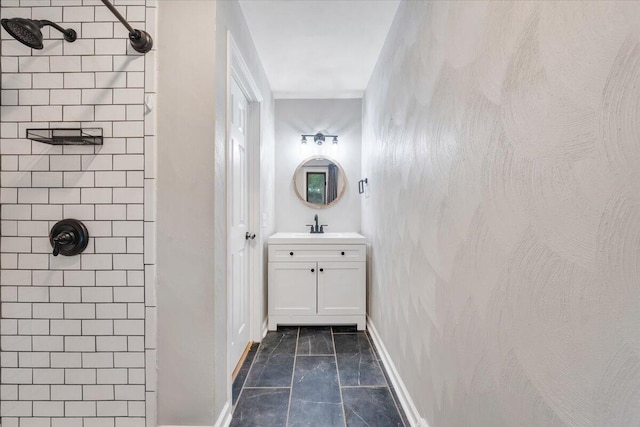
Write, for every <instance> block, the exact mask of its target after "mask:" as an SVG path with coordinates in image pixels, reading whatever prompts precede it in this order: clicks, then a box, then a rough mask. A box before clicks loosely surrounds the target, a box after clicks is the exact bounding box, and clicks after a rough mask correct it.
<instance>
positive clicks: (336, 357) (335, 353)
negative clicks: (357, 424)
mask: <svg viewBox="0 0 640 427" xmlns="http://www.w3.org/2000/svg"><path fill="white" fill-rule="evenodd" d="M331 342H332V343H333V357H334V359H335V361H336V374H337V375H338V390H340V407H341V408H342V421H343V423H344V426H345V427H347V414H346V413H345V410H344V398H343V397H342V383H341V382H340V368H338V349H337V348H336V339H335V337H334V335H333V328H331Z"/></svg>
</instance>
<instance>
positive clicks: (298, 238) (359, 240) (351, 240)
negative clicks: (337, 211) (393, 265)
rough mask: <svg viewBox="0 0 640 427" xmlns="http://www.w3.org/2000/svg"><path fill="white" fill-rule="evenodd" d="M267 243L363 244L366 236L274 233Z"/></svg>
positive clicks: (346, 233)
mask: <svg viewBox="0 0 640 427" xmlns="http://www.w3.org/2000/svg"><path fill="white" fill-rule="evenodd" d="M269 243H275V244H278V243H282V244H296V243H307V244H309V243H312V244H335V243H342V244H363V243H366V238H365V237H364V236H363V235H361V234H358V233H354V232H344V233H326V232H325V233H317V234H312V233H276V234H274V235H273V236H271V237H269Z"/></svg>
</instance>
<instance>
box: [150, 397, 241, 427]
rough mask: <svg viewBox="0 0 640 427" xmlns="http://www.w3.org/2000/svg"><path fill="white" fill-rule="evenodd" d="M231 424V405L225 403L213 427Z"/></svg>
mask: <svg viewBox="0 0 640 427" xmlns="http://www.w3.org/2000/svg"><path fill="white" fill-rule="evenodd" d="M229 424H231V403H229V402H227V403H225V404H224V408H222V412H220V416H219V417H218V419H217V420H216V423H215V424H214V425H213V427H229ZM158 427H210V426H173V425H162V426H158Z"/></svg>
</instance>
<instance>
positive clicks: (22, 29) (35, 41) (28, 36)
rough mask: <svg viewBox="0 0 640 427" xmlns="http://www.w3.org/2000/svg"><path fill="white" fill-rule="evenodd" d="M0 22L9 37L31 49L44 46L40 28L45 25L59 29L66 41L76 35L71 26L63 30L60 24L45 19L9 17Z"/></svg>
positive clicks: (73, 39)
mask: <svg viewBox="0 0 640 427" xmlns="http://www.w3.org/2000/svg"><path fill="white" fill-rule="evenodd" d="M0 22H1V23H2V26H3V27H4V29H5V30H7V33H9V34H10V35H11V37H13V38H14V39H16V40H18V41H19V42H20V43H22V44H24V45H26V46H29V47H30V48H32V49H42V48H43V47H44V46H43V44H42V39H43V37H42V31H40V29H41V28H42V27H44V26H45V25H48V26H51V27H53V28H55V29H56V30H58V31H60V32H61V33H62V34H63V35H64V39H65V40H66V41H68V42H73V41H75V40H76V37H77V35H76V32H75V31H74V30H72V29H71V28H67V29H66V30H65V29H64V28H62V27H61V26H59V25H57V24H55V23H53V22H51V21H47V20H42V21H38V20H35V19H26V18H10V19H2V20H0Z"/></svg>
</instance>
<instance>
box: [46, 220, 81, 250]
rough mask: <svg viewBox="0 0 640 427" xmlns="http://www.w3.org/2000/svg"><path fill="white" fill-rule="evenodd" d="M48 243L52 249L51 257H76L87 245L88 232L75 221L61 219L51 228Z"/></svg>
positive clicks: (79, 222)
mask: <svg viewBox="0 0 640 427" xmlns="http://www.w3.org/2000/svg"><path fill="white" fill-rule="evenodd" d="M49 242H51V246H52V247H53V256H58V255H65V256H70V255H78V254H79V253H82V251H84V250H85V249H86V248H87V245H88V244H89V231H88V230H87V227H85V225H84V224H83V223H82V222H81V221H78V220H77V219H72V218H68V219H63V220H62V221H58V222H57V223H55V225H54V226H53V227H52V228H51V231H50V232H49Z"/></svg>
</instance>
